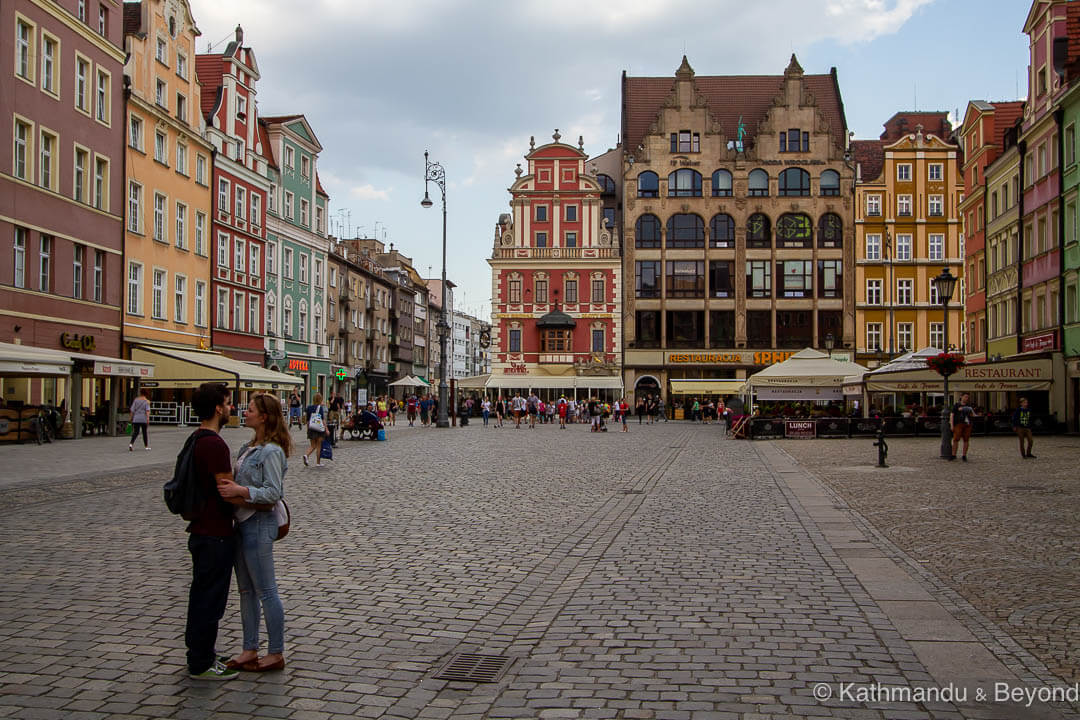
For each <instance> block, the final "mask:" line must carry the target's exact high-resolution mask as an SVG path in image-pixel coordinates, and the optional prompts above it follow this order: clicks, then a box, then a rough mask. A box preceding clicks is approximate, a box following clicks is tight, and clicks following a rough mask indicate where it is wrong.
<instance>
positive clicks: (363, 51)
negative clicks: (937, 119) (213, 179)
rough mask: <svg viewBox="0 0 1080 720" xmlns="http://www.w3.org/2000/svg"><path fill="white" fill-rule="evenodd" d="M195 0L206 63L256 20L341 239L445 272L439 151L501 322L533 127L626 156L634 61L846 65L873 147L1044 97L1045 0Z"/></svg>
mask: <svg viewBox="0 0 1080 720" xmlns="http://www.w3.org/2000/svg"><path fill="white" fill-rule="evenodd" d="M190 1H191V4H192V12H193V13H194V16H195V22H196V24H197V25H198V26H199V29H200V30H201V31H202V37H201V38H200V39H199V42H198V48H199V52H205V51H206V49H207V46H208V45H210V44H213V45H214V51H215V52H222V51H223V50H224V47H225V41H227V40H229V39H231V38H232V36H233V30H234V28H235V27H236V25H237V23H239V24H241V25H242V26H243V28H244V44H245V45H248V46H250V47H251V48H252V49H253V50H254V52H255V56H256V59H257V61H258V63H259V68H260V70H261V72H262V79H261V80H260V81H259V84H258V87H257V90H258V107H259V113H260V114H262V115H280V114H286V113H302V114H304V115H306V116H307V119H308V121H309V122H310V123H311V126H312V127H313V128H314V130H315V133H316V134H317V135H318V138H319V141H320V142H321V143H322V145H323V148H324V150H323V153H322V155H321V156H320V158H319V174H320V176H321V178H322V182H323V186H324V187H325V188H326V190H327V192H328V193H329V195H330V218H331V221H332V222H333V223H335V226H334V228H333V229H334V230H335V234H342V235H344V234H348V231H350V230H351V234H353V235H355V234H357V233H360V234H363V235H365V236H368V237H371V236H374V235H375V233H376V230H377V232H378V237H379V238H380V239H385V241H386V242H388V243H389V242H392V243H394V245H395V246H396V247H397V248H399V249H400V250H401V251H402V252H404V253H405V254H406V255H409V256H411V257H412V258H413V261H414V263H415V265H416V267H417V269H418V270H419V271H420V273H421V274H422V275H425V276H427V275H428V274H429V270H428V268H429V267H430V273H431V275H432V276H437V275H438V274H439V272H440V269H441V241H442V236H441V229H442V228H441V223H440V217H439V214H440V208H439V201H438V198H437V193H436V192H435V189H434V188H432V190H433V198H434V199H435V200H436V205H435V207H433V208H431V209H429V210H424V209H423V208H421V207H420V202H419V201H420V199H421V198H422V197H423V193H424V182H423V171H424V164H423V163H424V150H425V149H427V150H430V151H431V157H432V159H433V160H437V161H439V162H441V163H442V164H443V166H444V167H445V169H446V176H447V180H448V188H447V196H448V197H447V207H448V213H449V221H448V232H447V234H448V253H447V255H448V257H447V276H448V277H449V278H450V279H451V280H452V281H453V282H455V283H457V284H458V285H459V286H460V289H459V290H458V294H457V297H456V302H457V307H458V308H460V309H465V310H467V311H470V312H473V313H475V314H478V315H480V316H481V317H483V318H485V319H487V317H488V313H489V312H490V295H491V273H490V267H489V266H488V264H487V263H486V262H485V260H486V258H488V257H489V256H490V255H491V250H492V241H493V237H494V225H495V221H496V220H497V218H498V216H499V213H502V212H506V211H507V210H508V203H509V193H508V192H507V188H508V187H509V186H510V184H511V183H512V182H513V180H514V166H515V164H516V163H518V162H521V161H522V156H523V155H524V154H525V152H527V150H528V143H529V136H530V135H535V136H536V139H537V144H540V143H542V142H546V141H548V140H549V139H550V137H551V134H552V132H553V131H554V129H555V128H559V130H560V132H561V133H562V135H563V140H564V141H566V142H571V143H575V144H576V142H577V138H578V136H579V135H583V136H584V138H585V150H586V152H588V153H589V154H590V155H598V154H600V153H602V152H604V151H606V150H607V149H609V148H611V147H614V146H615V144H616V142H617V141H618V132H619V102H620V97H619V80H620V75H621V73H622V71H623V70H626V71H627V72H628V73H629V74H630V75H638V76H674V73H675V70H676V68H678V66H679V62H680V60H681V58H682V55H683V54H684V53H685V54H686V55H687V56H688V58H689V60H690V64H691V66H692V67H693V68H694V71H695V72H696V73H697V74H699V75H743V74H775V75H779V74H782V73H783V71H784V68H785V67H786V66H787V64H788V59H789V57H790V55H791V53H792V52H795V53H796V54H797V56H798V58H799V62H800V63H801V64H802V66H803V68H804V70H805V71H806V72H807V73H826V72H828V71H829V68H830V67H832V66H836V68H837V71H838V73H839V80H840V89H841V93H842V95H843V100H844V107H845V110H846V113H847V121H848V125H849V128H850V129H851V130H853V131H854V132H855V133H856V137H857V138H876V137H877V136H878V135H879V134H880V133H881V129H882V128H881V125H882V123H884V122H885V120H887V119H888V118H889V117H890V116H891V115H892V114H893V113H894V112H896V111H898V110H911V109H919V110H948V111H950V112H952V111H955V110H957V109H959V111H960V113H961V114H962V113H963V111H964V107H965V105H966V103H967V101H968V100H970V99H981V100H1012V99H1017V98H1020V97H1022V96H1023V95H1025V94H1026V92H1027V88H1026V67H1027V57H1028V49H1027V38H1026V36H1025V35H1023V33H1022V27H1023V23H1024V20H1025V18H1026V15H1027V11H1028V9H1029V8H1030V2H1028V0H616V2H610V3H605V2H589V1H585V2H583V1H582V0H513V1H512V2H508V1H506V0H392V1H389V2H384V1H382V0H307V2H305V3H301V4H298V3H296V2H294V1H293V0H229V1H228V2H221V1H220V0H190ZM965 33H970V34H965ZM342 211H343V212H342ZM344 213H348V214H347V215H346V214H344ZM339 222H340V223H344V227H343V228H342V229H341V230H339V228H338V227H337V223H339ZM376 223H378V225H376Z"/></svg>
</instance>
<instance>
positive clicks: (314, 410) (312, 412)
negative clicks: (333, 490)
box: [304, 393, 327, 465]
mask: <svg viewBox="0 0 1080 720" xmlns="http://www.w3.org/2000/svg"><path fill="white" fill-rule="evenodd" d="M322 400H323V397H322V393H315V397H313V398H312V404H311V405H308V406H307V409H306V410H305V412H306V413H307V419H308V429H307V438H308V442H309V443H310V446H309V447H308V450H307V452H306V453H304V465H307V464H308V455H311V454H312V453H315V464H316V465H322V457H320V454H321V453H320V451H321V450H322V441H323V438H325V437H326V415H327V412H326V407H325V406H324V405H323V404H322Z"/></svg>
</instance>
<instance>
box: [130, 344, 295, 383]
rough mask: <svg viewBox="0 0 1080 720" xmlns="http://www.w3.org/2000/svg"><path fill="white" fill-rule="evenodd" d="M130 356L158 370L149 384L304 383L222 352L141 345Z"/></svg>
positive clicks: (292, 376) (133, 349) (293, 377)
mask: <svg viewBox="0 0 1080 720" xmlns="http://www.w3.org/2000/svg"><path fill="white" fill-rule="evenodd" d="M131 355H132V357H135V358H137V359H139V360H142V361H145V362H150V363H153V364H154V366H155V368H156V370H157V372H156V374H155V377H154V379H153V381H152V383H153V385H150V384H149V383H144V384H145V385H148V386H151V387H160V388H197V387H199V385H202V384H203V383H204V382H221V383H225V384H226V385H229V386H230V387H238V388H239V389H241V390H277V389H279V388H284V387H295V386H297V385H303V384H304V378H301V377H296V376H295V375H286V374H285V373H279V372H276V371H274V370H267V369H266V368H262V367H259V366H258V365H250V364H248V363H245V362H241V361H239V360H234V359H233V358H230V357H226V356H224V355H222V354H221V353H215V352H203V351H200V350H178V349H176V348H163V347H151V346H145V345H140V346H137V347H134V348H132V350H131Z"/></svg>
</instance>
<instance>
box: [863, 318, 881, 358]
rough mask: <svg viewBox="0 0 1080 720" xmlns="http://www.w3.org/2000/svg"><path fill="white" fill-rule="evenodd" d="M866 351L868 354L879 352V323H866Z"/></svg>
mask: <svg viewBox="0 0 1080 720" xmlns="http://www.w3.org/2000/svg"><path fill="white" fill-rule="evenodd" d="M866 349H867V351H868V352H879V351H880V350H881V323H879V322H874V323H866Z"/></svg>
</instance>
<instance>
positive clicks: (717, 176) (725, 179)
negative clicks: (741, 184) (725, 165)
mask: <svg viewBox="0 0 1080 720" xmlns="http://www.w3.org/2000/svg"><path fill="white" fill-rule="evenodd" d="M712 194H713V197H731V173H729V172H728V171H727V170H717V171H716V172H714V173H713V174H712Z"/></svg>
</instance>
